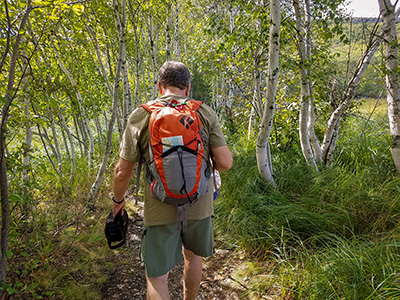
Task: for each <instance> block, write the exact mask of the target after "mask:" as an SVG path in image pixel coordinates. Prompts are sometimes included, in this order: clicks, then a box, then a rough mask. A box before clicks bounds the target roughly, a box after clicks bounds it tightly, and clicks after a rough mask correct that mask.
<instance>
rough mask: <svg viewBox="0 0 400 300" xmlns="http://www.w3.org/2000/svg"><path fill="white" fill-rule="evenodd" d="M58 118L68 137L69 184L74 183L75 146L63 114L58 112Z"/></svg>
mask: <svg viewBox="0 0 400 300" xmlns="http://www.w3.org/2000/svg"><path fill="white" fill-rule="evenodd" d="M54 97H56V98H57V95H56V94H55V93H54ZM58 110H60V107H58ZM58 118H59V120H60V125H61V127H62V128H63V129H64V131H65V132H66V133H67V136H68V141H69V147H70V151H71V172H70V180H71V183H73V182H74V179H75V145H74V138H73V136H72V133H71V130H70V129H69V128H68V126H67V124H66V122H65V117H64V113H63V112H60V113H59V115H58Z"/></svg>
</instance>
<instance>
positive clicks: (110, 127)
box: [88, 0, 126, 209]
mask: <svg viewBox="0 0 400 300" xmlns="http://www.w3.org/2000/svg"><path fill="white" fill-rule="evenodd" d="M125 3H126V2H125V0H123V4H122V7H123V9H125ZM114 8H115V10H116V14H118V11H117V6H116V0H114ZM116 22H117V26H118V17H116ZM120 25H122V23H120ZM121 32H122V33H123V34H121V35H120V41H119V44H120V45H119V53H118V61H117V65H116V68H115V69H116V70H115V78H114V88H113V90H114V95H113V96H114V97H113V107H112V114H111V118H110V121H109V124H108V130H107V140H106V149H105V152H104V155H103V160H102V162H101V165H100V168H99V170H98V172H97V176H96V179H95V181H94V183H93V184H92V187H91V189H90V193H89V195H88V204H89V208H90V209H93V208H94V199H95V197H96V195H97V193H98V191H99V188H100V185H101V182H102V181H103V177H104V172H105V171H106V168H107V163H108V159H109V157H110V152H111V142H112V136H113V131H114V130H113V129H114V123H115V121H116V120H117V115H118V102H119V93H118V90H119V89H118V85H119V81H120V76H121V72H122V65H123V58H124V51H125V42H124V38H125V24H123V27H122V28H121Z"/></svg>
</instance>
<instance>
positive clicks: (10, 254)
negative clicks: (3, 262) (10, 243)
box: [6, 250, 14, 259]
mask: <svg viewBox="0 0 400 300" xmlns="http://www.w3.org/2000/svg"><path fill="white" fill-rule="evenodd" d="M13 255H14V252H12V251H11V250H7V251H6V256H7V258H8V259H10V258H11V257H12V256H13Z"/></svg>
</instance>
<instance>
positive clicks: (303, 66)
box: [293, 0, 319, 168]
mask: <svg viewBox="0 0 400 300" xmlns="http://www.w3.org/2000/svg"><path fill="white" fill-rule="evenodd" d="M306 2H308V5H307V7H309V6H310V3H309V0H306ZM293 7H294V10H295V15H296V29H297V33H298V49H299V50H298V51H299V56H300V66H299V72H300V82H301V102H300V116H299V136H300V145H301V150H302V152H303V156H304V158H305V159H306V160H307V161H308V162H309V163H310V164H312V165H313V166H314V167H315V168H317V166H316V160H315V157H314V154H313V151H312V149H311V144H310V138H311V137H310V134H311V135H313V137H314V138H315V134H313V128H310V127H309V125H311V119H312V117H311V115H312V114H314V103H313V101H311V99H313V95H312V93H311V91H312V89H311V83H310V70H311V68H310V65H311V43H310V34H311V32H310V31H311V28H310V27H309V26H305V25H304V24H303V23H304V22H303V17H302V16H303V15H306V13H305V12H304V11H301V10H300V4H299V0H293ZM308 14H310V11H309V10H308V11H307V15H308ZM308 23H309V24H311V23H310V22H308ZM304 28H307V32H305V30H304ZM314 120H315V117H314ZM314 142H318V141H315V139H314ZM317 145H318V148H319V144H317Z"/></svg>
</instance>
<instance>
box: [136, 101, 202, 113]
mask: <svg viewBox="0 0 400 300" xmlns="http://www.w3.org/2000/svg"><path fill="white" fill-rule="evenodd" d="M168 103H170V102H168ZM168 103H167V104H166V105H168ZM202 103H203V102H202V101H198V100H194V99H188V100H186V101H185V102H182V105H188V106H189V108H190V109H192V110H194V111H196V112H197V110H198V109H199V107H200V105H201V104H202ZM166 105H164V104H163V103H162V102H161V101H160V100H158V99H156V100H153V101H150V102H147V103H143V104H141V105H140V106H141V107H143V108H144V109H145V110H147V111H148V112H149V113H152V112H154V111H156V110H157V109H160V108H163V107H164V106H166Z"/></svg>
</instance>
